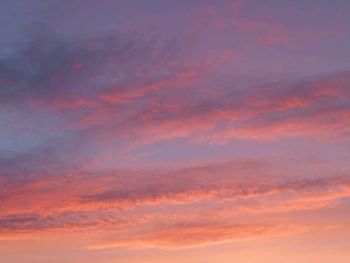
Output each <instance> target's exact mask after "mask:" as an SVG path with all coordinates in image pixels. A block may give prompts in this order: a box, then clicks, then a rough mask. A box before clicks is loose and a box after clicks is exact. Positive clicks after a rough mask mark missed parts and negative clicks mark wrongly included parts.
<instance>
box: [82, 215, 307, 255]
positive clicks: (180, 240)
mask: <svg viewBox="0 0 350 263" xmlns="http://www.w3.org/2000/svg"><path fill="white" fill-rule="evenodd" d="M300 230H301V228H298V227H297V226H287V225H223V224H219V223H218V222H216V224H214V222H212V223H211V224H206V225H204V224H200V223H199V224H185V225H176V226H173V227H169V228H166V229H162V230H155V231H153V232H152V233H150V234H146V235H141V236H138V237H136V238H135V239H126V240H116V241H109V242H105V243H101V244H95V245H89V246H88V248H90V249H107V248H115V247H132V248H142V247H154V246H155V247H166V248H188V247H193V246H200V245H209V244H217V243H224V242H230V241H242V240H245V239H251V238H258V237H261V236H266V235H268V236H271V235H278V234H284V235H285V234H287V233H289V234H290V233H293V232H294V233H295V232H300Z"/></svg>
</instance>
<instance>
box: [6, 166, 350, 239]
mask: <svg viewBox="0 0 350 263" xmlns="http://www.w3.org/2000/svg"><path fill="white" fill-rule="evenodd" d="M304 165H305V167H304V169H307V167H306V164H304ZM280 167H284V169H283V171H285V172H283V173H282V172H281V171H282V170H281V168H280ZM286 167H287V168H288V169H287V168H286ZM323 169H324V168H323ZM313 171H314V173H318V176H314V177H313V178H310V177H309V178H308V177H304V176H302V175H300V174H296V173H297V171H296V170H295V169H293V164H289V165H288V163H278V164H277V163H275V164H271V163H268V162H265V161H258V160H236V161H231V162H227V163H218V164H211V165H203V166H197V167H188V168H182V169H175V170H166V171H164V170H157V169H152V170H130V169H120V170H113V171H104V172H102V171H100V172H95V173H92V172H87V171H73V170H67V171H63V170H62V171H60V172H59V176H57V175H51V176H50V175H48V174H47V173H43V174H40V173H35V177H34V176H33V177H30V178H31V180H27V181H24V180H19V181H11V180H4V181H3V182H1V188H2V189H3V190H2V194H1V200H2V202H1V204H0V211H1V213H0V230H1V235H2V239H5V238H6V239H8V238H14V237H15V236H17V237H20V236H23V235H24V234H25V235H24V236H23V237H26V238H31V236H33V235H35V233H39V232H40V233H52V234H53V235H54V234H55V233H62V232H69V231H77V232H84V231H88V232H89V231H97V232H98V233H103V232H105V231H109V230H111V229H114V230H113V231H117V232H118V231H119V230H118V229H124V230H120V231H121V233H123V231H127V230H128V229H129V230H131V229H135V231H136V232H135V233H134V234H132V235H131V236H130V237H129V238H127V239H126V241H125V242H126V243H128V242H129V243H130V244H132V243H133V242H134V241H133V240H134V239H135V240H139V241H137V242H136V241H135V242H136V243H137V244H141V243H143V240H145V243H150V244H153V243H155V244H158V243H164V244H172V243H174V242H175V241H176V240H182V241H183V242H184V244H185V245H186V244H187V245H191V244H196V243H201V242H203V243H206V242H209V243H210V242H216V241H218V242H219V241H220V240H226V239H231V238H234V237H235V235H236V234H237V235H238V236H240V229H241V228H238V230H237V229H236V226H232V228H231V227H229V226H227V227H228V228H226V225H225V226H224V227H223V228H221V227H219V228H216V227H215V225H216V223H213V225H212V226H209V227H208V229H207V230H208V231H209V233H208V235H207V234H205V233H206V230H205V226H201V227H200V228H198V229H202V227H203V234H202V233H198V237H196V236H194V237H193V239H191V238H188V240H187V239H186V236H187V234H189V233H187V228H184V229H183V230H181V229H180V230H179V232H176V231H177V230H176V231H175V230H173V229H172V228H171V227H170V229H168V230H161V231H160V232H158V230H157V231H155V233H154V234H147V229H153V230H154V227H155V226H157V225H158V224H159V221H163V222H167V223H166V224H167V225H168V226H169V224H170V225H173V224H174V225H177V224H183V223H184V222H187V221H188V220H190V221H191V222H192V221H193V222H197V221H200V222H206V221H210V220H214V221H215V222H216V221H217V222H224V223H225V224H227V223H228V222H231V220H234V219H235V220H239V222H240V221H241V220H244V219H243V218H245V217H246V218H249V220H253V222H252V223H254V224H255V223H257V222H254V219H255V218H256V217H255V216H254V215H255V214H260V215H269V214H271V213H273V214H275V215H280V214H284V213H290V212H293V211H300V210H314V209H319V208H325V207H332V206H335V205H337V203H339V201H340V200H342V199H344V198H349V196H350V181H349V176H348V175H347V174H337V172H336V171H333V173H334V175H328V176H324V175H323V174H322V171H319V170H317V169H316V170H315V168H313ZM327 173H328V171H327ZM159 209H161V211H162V213H161V215H160V214H159V211H160V210H159ZM258 218H264V216H261V217H258ZM267 218H269V216H267ZM245 220H246V219H245ZM239 222H238V224H240V223H239ZM273 223H277V222H273ZM198 229H197V227H193V228H190V229H188V231H190V232H191V231H197V230H198ZM247 229H250V228H249V227H248V226H247ZM247 229H246V228H245V227H243V230H244V231H243V234H242V235H243V236H245V233H246V232H245V230H247ZM253 229H256V230H257V231H258V232H259V230H258V229H259V227H258V228H254V227H253ZM153 230H152V233H153ZM226 230H227V231H228V232H227V234H225V233H226ZM145 231H146V232H145ZM163 231H164V233H163ZM173 231H174V232H173ZM216 231H218V232H216ZM221 231H223V236H222V238H219V237H218V239H215V236H217V235H216V234H219V233H221ZM262 231H263V230H262ZM175 232H176V233H177V234H179V236H177V234H176V233H175ZM118 233H119V232H118ZM162 233H163V234H164V235H163V234H162ZM196 233H197V232H196ZM254 233H255V230H254V231H253V232H252V233H251V235H252V236H254ZM102 235H103V234H102ZM118 235H119V234H118ZM139 235H140V236H139ZM247 235H248V236H249V231H248V233H247ZM205 236H207V237H208V239H205V238H204V237H205ZM166 237H168V238H166ZM197 239H198V242H197ZM147 240H149V242H148V241H147ZM200 240H202V241H200ZM182 241H179V242H178V243H179V244H180V243H181V242H182ZM121 242H122V241H121ZM123 242H124V241H123ZM123 242H122V243H121V244H123ZM126 243H125V244H126ZM117 244H119V242H117Z"/></svg>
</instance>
